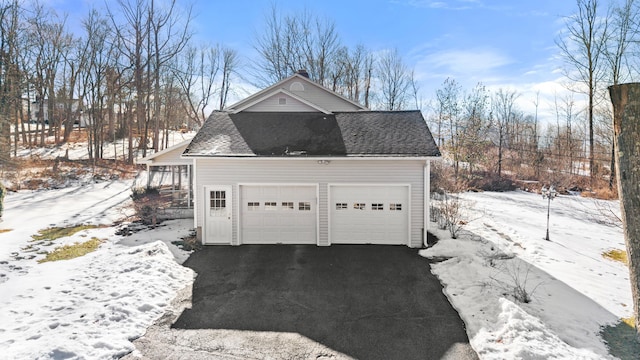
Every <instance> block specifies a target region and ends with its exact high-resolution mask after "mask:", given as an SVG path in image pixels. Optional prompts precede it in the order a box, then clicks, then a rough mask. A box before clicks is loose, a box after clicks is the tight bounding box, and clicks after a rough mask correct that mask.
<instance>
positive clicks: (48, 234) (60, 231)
mask: <svg viewBox="0 0 640 360" xmlns="http://www.w3.org/2000/svg"><path fill="white" fill-rule="evenodd" d="M98 227H99V226H97V225H72V226H67V227H50V228H46V229H44V230H40V231H38V234H37V235H31V237H32V238H33V241H39V240H49V241H53V240H57V239H60V238H63V237H67V236H71V235H73V234H75V233H77V232H79V231H82V230H87V229H95V228H98Z"/></svg>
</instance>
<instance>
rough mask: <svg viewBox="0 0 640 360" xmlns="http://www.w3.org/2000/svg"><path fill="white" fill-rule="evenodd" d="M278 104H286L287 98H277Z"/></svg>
mask: <svg viewBox="0 0 640 360" xmlns="http://www.w3.org/2000/svg"><path fill="white" fill-rule="evenodd" d="M278 105H287V98H283V97H281V98H278Z"/></svg>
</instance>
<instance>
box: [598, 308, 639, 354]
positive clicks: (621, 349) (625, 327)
mask: <svg viewBox="0 0 640 360" xmlns="http://www.w3.org/2000/svg"><path fill="white" fill-rule="evenodd" d="M630 323H631V324H630ZM600 335H601V336H602V339H603V340H604V341H605V342H606V343H607V347H608V348H609V353H610V354H611V355H613V356H615V357H617V358H618V359H620V360H637V359H638V354H640V343H639V342H637V341H636V330H635V327H634V325H633V318H626V319H621V320H620V321H619V322H618V323H617V324H614V325H609V326H605V327H603V328H602V329H601V331H600Z"/></svg>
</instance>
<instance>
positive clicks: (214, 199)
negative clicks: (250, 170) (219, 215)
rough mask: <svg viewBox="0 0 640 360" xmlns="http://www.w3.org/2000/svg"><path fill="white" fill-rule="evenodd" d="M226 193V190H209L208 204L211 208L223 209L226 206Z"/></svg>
mask: <svg viewBox="0 0 640 360" xmlns="http://www.w3.org/2000/svg"><path fill="white" fill-rule="evenodd" d="M226 195H227V192H226V191H219V190H216V191H211V192H210V193H209V196H210V199H211V200H210V201H211V203H210V206H211V210H222V209H225V208H226V207H227V199H226Z"/></svg>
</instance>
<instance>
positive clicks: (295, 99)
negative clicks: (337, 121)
mask: <svg viewBox="0 0 640 360" xmlns="http://www.w3.org/2000/svg"><path fill="white" fill-rule="evenodd" d="M281 99H284V100H285V103H284V104H280V100H281ZM287 108H289V109H295V110H297V111H310V112H322V113H325V114H329V113H331V112H330V111H328V110H325V109H323V108H321V107H320V106H318V105H316V104H314V103H312V102H310V101H308V100H306V99H304V98H301V97H300V96H298V95H296V94H294V93H292V92H290V91H287V90H285V89H278V90H276V91H275V92H273V93H270V94H265V96H264V97H262V98H258V99H256V100H255V101H252V102H248V103H246V104H244V105H243V106H241V107H238V108H236V109H234V110H233V111H232V112H233V113H238V112H241V111H265V110H264V109H278V110H279V111H287V110H286V109H287ZM289 111H291V110H289Z"/></svg>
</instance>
